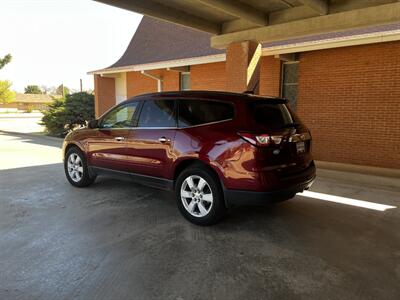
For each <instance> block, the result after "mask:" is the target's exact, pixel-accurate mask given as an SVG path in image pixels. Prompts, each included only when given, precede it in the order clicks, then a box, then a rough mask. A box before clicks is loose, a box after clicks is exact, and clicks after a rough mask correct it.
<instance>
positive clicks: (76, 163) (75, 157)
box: [64, 147, 96, 187]
mask: <svg viewBox="0 0 400 300" xmlns="http://www.w3.org/2000/svg"><path fill="white" fill-rule="evenodd" d="M64 171H65V175H66V176H67V179H68V181H69V182H70V183H71V184H72V185H73V186H76V187H85V186H88V185H90V184H92V183H93V182H94V181H95V179H96V176H94V175H91V174H90V173H89V169H88V166H87V162H86V158H85V156H84V155H83V153H82V151H80V150H79V149H78V148H77V147H72V148H71V149H69V150H68V151H67V153H66V154H65V159H64Z"/></svg>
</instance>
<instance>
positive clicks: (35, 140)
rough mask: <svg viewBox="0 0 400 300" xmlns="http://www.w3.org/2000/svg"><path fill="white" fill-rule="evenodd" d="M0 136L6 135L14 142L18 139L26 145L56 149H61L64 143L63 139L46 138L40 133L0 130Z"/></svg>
mask: <svg viewBox="0 0 400 300" xmlns="http://www.w3.org/2000/svg"><path fill="white" fill-rule="evenodd" d="M0 135H5V136H8V137H10V138H12V139H14V140H15V139H17V140H18V141H21V142H24V143H31V144H35V145H41V146H50V147H56V148H61V146H62V143H63V139H62V138H57V137H51V136H46V135H44V134H43V133H40V132H31V133H20V132H9V131H3V130H0Z"/></svg>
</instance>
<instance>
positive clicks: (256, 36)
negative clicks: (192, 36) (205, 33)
mask: <svg viewBox="0 0 400 300" xmlns="http://www.w3.org/2000/svg"><path fill="white" fill-rule="evenodd" d="M395 22H400V2H396V3H391V4H384V5H378V6H373V7H368V8H362V9H356V10H351V11H346V12H341V13H335V14H329V15H325V16H318V17H313V18H308V19H303V20H298V21H292V22H288V23H282V24H276V25H270V26H264V27H260V28H254V29H248V30H243V31H239V32H232V33H227V34H223V35H218V36H213V37H211V46H212V47H214V48H218V49H223V48H226V47H227V46H228V45H229V44H231V43H234V42H241V41H244V40H253V41H257V42H259V43H265V42H275V41H282V40H287V39H291V38H299V37H305V36H310V35H314V34H322V33H329V32H335V31H345V30H349V29H356V28H363V27H368V26H374V25H383V24H390V23H395Z"/></svg>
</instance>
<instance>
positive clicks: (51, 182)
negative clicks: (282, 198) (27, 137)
mask: <svg viewBox="0 0 400 300" xmlns="http://www.w3.org/2000/svg"><path fill="white" fill-rule="evenodd" d="M331 188H332V187H331ZM376 193H377V197H376V198H377V199H380V200H381V202H385V199H384V198H382V196H381V195H383V194H382V193H379V191H376ZM0 197H1V201H0V248H1V249H2V251H1V252H0V261H2V262H3V263H4V269H3V271H2V273H3V274H1V275H0V279H1V280H2V282H3V286H4V287H6V288H7V289H8V290H10V291H12V292H4V291H3V290H1V289H0V295H1V294H2V292H3V295H4V297H3V298H5V299H6V298H13V296H15V297H14V298H21V297H20V296H21V294H25V295H29V294H31V293H32V292H36V293H38V294H37V295H40V296H41V297H38V298H48V299H50V298H57V297H55V295H56V294H55V293H56V291H57V293H58V294H57V295H58V296H59V297H61V296H65V299H70V298H73V295H74V294H75V293H78V294H79V295H80V297H81V298H82V299H85V298H90V296H93V292H94V291H95V292H96V293H98V294H99V295H101V296H99V297H98V299H111V298H112V297H113V296H115V295H118V293H125V294H124V295H128V294H129V293H131V294H130V295H131V296H133V295H134V296H136V298H138V299H149V298H151V297H152V295H153V294H152V292H153V291H154V289H155V290H156V291H157V297H159V298H163V299H167V298H171V295H173V297H172V298H173V299H177V298H179V296H180V295H182V294H184V295H192V294H191V293H192V291H193V289H195V288H197V289H196V290H199V289H198V287H199V285H200V286H201V287H203V288H205V287H206V286H208V283H207V284H206V283H204V284H203V283H202V282H204V281H206V282H207V279H211V280H213V281H214V280H216V281H218V282H219V284H222V286H223V287H224V288H223V290H221V289H220V288H219V287H218V286H216V287H214V289H206V288H205V289H200V290H201V291H204V292H200V294H199V299H200V298H202V299H205V298H213V297H214V296H215V295H226V291H227V290H226V289H228V290H229V294H230V295H239V296H237V297H236V298H235V297H232V298H233V299H234V298H235V299H240V298H243V297H242V296H243V294H242V293H243V291H246V294H247V295H248V296H249V297H250V298H258V299H259V298H260V295H261V294H262V295H270V296H274V297H275V298H276V297H278V298H279V296H282V297H289V298H290V297H292V298H296V296H298V295H299V293H300V294H301V293H303V294H305V295H308V296H310V295H314V296H315V295H319V296H321V297H322V295H324V294H325V293H326V291H328V290H329V291H331V292H332V291H334V293H339V294H340V293H342V294H341V295H342V296H349V295H350V296H354V295H358V296H360V298H363V299H367V298H373V297H375V298H376V297H377V296H378V295H382V293H386V294H385V295H386V296H388V297H387V298H390V297H393V296H394V295H396V293H397V291H396V289H397V285H398V279H399V274H398V273H396V272H397V271H396V264H394V263H393V262H394V261H396V258H397V256H396V255H397V254H396V253H398V249H400V242H399V241H400V233H399V232H398V230H397V229H398V228H399V225H400V220H399V219H400V218H399V212H398V209H390V210H387V211H384V212H380V211H372V210H368V209H365V208H360V207H353V206H348V205H343V204H337V203H330V202H323V201H319V200H316V199H311V198H304V197H301V196H296V197H295V198H294V199H292V200H289V201H286V202H281V203H277V204H273V205H267V206H262V207H239V208H234V209H231V211H230V213H229V215H228V216H227V218H225V219H224V220H223V221H222V222H221V223H219V224H216V225H214V226H209V227H199V226H196V225H193V224H191V223H189V222H187V221H186V220H185V219H183V217H181V216H180V214H179V212H178V209H177V207H176V203H175V200H174V197H173V195H172V194H171V193H169V192H164V191H159V190H155V189H152V188H148V187H144V186H140V185H138V184H135V183H133V182H131V181H118V180H115V179H112V178H109V177H99V178H98V179H97V180H96V182H95V183H94V184H93V185H92V186H90V187H88V188H74V187H72V186H71V185H70V184H69V183H68V182H67V180H66V179H65V176H64V170H63V166H62V164H60V163H58V164H49V165H41V166H34V167H25V168H16V169H7V170H1V171H0ZM89 274H90V275H89ZM118 274H121V275H118ZM127 274H129V275H127ZM115 276H117V277H115ZM119 276H123V277H124V278H122V277H121V278H120V277H119ZM77 278H78V279H77ZM115 278H119V279H118V280H116V279H115ZM188 279H190V280H189V281H187V280H188ZM378 281H379V282H380V285H379V287H376V286H374V284H375V283H376V282H378ZM24 282H29V286H28V288H26V287H24V286H23V285H21V283H24ZM106 282H113V285H112V286H110V285H107V284H105V283H106ZM149 282H157V284H156V285H153V284H151V288H149V287H148V286H147V283H149ZM174 282H184V284H183V285H179V286H180V288H179V289H178V290H176V289H174V288H173V287H174V286H176V285H174ZM78 284H79V286H77V285H78ZM114 285H115V286H114ZM57 286H58V287H60V289H59V290H53V289H52V287H57ZM339 286H340V288H338V287H339ZM354 286H357V288H356V289H355V288H354ZM360 286H362V288H360ZM78 287H79V288H78ZM14 288H15V289H17V291H14ZM18 289H19V290H18ZM35 289H36V290H35ZM218 293H221V294H218ZM260 293H261V294H260ZM140 295H141V297H140ZM252 296H253V297H252ZM61 298H62V297H61ZM122 298H127V297H122V296H121V299H122ZM172 298H171V299H172ZM186 298H188V297H185V299H186ZM214 298H216V297H214ZM217 298H218V297H217ZM219 298H221V297H219ZM339 298H340V297H339ZM343 298H346V297H343ZM348 298H352V297H348ZM353 298H354V297H353Z"/></svg>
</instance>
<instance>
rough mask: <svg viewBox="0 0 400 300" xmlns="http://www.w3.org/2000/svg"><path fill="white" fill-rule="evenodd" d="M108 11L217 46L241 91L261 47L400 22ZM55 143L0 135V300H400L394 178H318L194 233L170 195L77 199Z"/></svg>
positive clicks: (265, 6) (306, 4) (114, 187)
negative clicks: (172, 27)
mask: <svg viewBox="0 0 400 300" xmlns="http://www.w3.org/2000/svg"><path fill="white" fill-rule="evenodd" d="M100 2H104V3H108V4H111V5H115V6H118V7H122V8H125V9H129V10H132V11H136V12H139V13H142V14H146V15H149V16H152V17H156V18H160V19H163V20H167V21H169V22H174V23H177V24H181V25H183V26H189V27H191V28H195V29H197V30H202V31H206V32H210V33H212V34H214V36H213V37H212V38H211V41H210V43H211V45H213V46H214V47H218V48H224V49H227V75H228V76H229V78H228V82H229V86H227V89H230V90H232V91H240V92H242V91H244V90H249V89H255V91H256V92H257V88H258V86H257V82H258V77H259V73H258V68H257V66H258V62H259V57H260V53H259V52H260V44H261V43H264V42H266V41H279V40H281V39H282V40H283V39H287V38H289V37H300V36H307V35H311V34H318V33H324V32H332V31H341V30H348V29H351V28H363V27H368V26H373V25H379V24H390V23H394V22H399V21H400V2H398V1H340V0H339V1H318V0H314V1H313V0H310V1H298V0H286V1H283V0H282V1H278V0H275V1H267V0H265V1H255V0H248V1H244V0H243V1H239V0H236V1H235V0H220V1H218V0H214V1H213V0H204V1H203V0H196V1H184V0H170V1H162V0H158V1H155V0H146V1H140V0H121V1H112V0H110V1H100ZM0 123H1V122H0ZM0 125H1V124H0ZM0 129H1V128H0ZM394 134H395V133H394ZM60 145H61V140H57V139H54V138H53V139H51V138H48V137H45V136H32V135H27V134H24V133H20V134H15V133H10V132H6V131H3V132H0V162H1V163H0V191H1V193H0V249H1V251H0V267H1V272H0V299H96V300H99V299H106V300H109V299H146V300H147V299H175V300H176V299H179V300H185V299H238V300H239V299H363V300H364V299H399V298H400V289H399V282H400V264H399V262H400V252H399V249H400V232H399V230H398V228H399V226H400V210H399V207H400V205H399V199H400V190H399V179H398V178H390V179H387V178H383V177H378V176H370V175H367V174H362V175H360V174H356V175H355V173H347V172H338V171H332V170H319V171H318V172H319V173H318V178H317V181H316V182H315V184H314V186H313V188H312V191H308V192H307V193H303V194H299V195H297V196H296V197H295V198H294V199H292V200H291V201H286V202H282V203H278V204H276V205H271V206H266V207H243V208H240V209H234V210H232V211H231V212H230V216H229V218H227V219H226V220H225V221H223V222H222V223H220V224H218V225H217V226H213V227H198V226H194V225H192V224H190V223H188V222H186V221H185V220H183V218H181V217H180V216H179V213H178V211H177V209H176V205H175V203H174V201H173V199H172V197H171V195H170V194H168V193H167V192H160V191H158V190H153V189H150V188H147V187H143V186H140V185H137V184H135V183H132V182H124V181H122V182H121V181H117V180H115V179H112V178H107V177H101V178H99V179H98V180H97V181H96V183H95V184H94V185H93V186H92V187H90V188H87V189H76V188H73V187H71V186H70V185H69V184H68V183H67V182H66V180H65V178H64V174H63V165H62V162H61V156H60V155H59V154H60V149H59V148H60ZM360 170H361V169H360ZM362 171H365V169H362ZM396 174H398V173H396Z"/></svg>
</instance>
